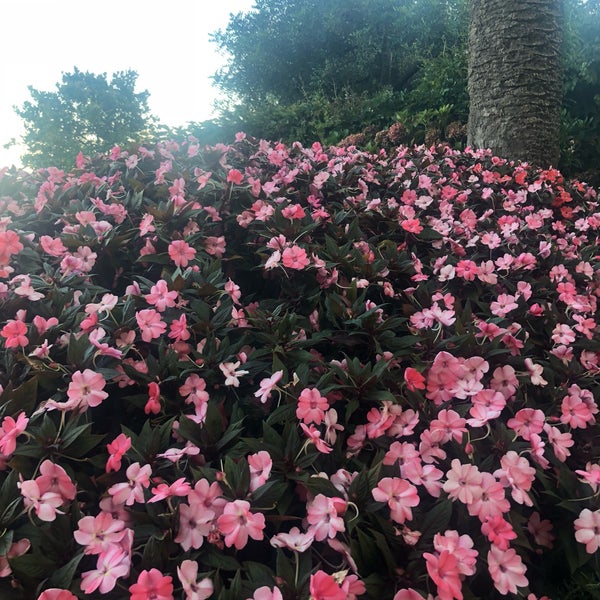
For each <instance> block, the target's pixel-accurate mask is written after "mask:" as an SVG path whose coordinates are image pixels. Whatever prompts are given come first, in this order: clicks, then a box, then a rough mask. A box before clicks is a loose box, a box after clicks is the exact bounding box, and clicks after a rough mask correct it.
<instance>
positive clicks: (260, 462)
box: [248, 450, 273, 492]
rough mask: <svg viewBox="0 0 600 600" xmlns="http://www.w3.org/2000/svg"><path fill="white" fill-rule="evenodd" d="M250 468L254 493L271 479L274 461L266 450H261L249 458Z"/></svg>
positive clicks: (251, 489) (251, 486)
mask: <svg viewBox="0 0 600 600" xmlns="http://www.w3.org/2000/svg"><path fill="white" fill-rule="evenodd" d="M248 466H249V467H250V491H251V492H253V491H255V490H256V489H257V488H259V487H260V486H261V485H264V484H265V483H266V482H267V480H268V479H269V475H270V473H271V467H272V466H273V461H272V460H271V455H270V454H269V453H268V452H267V451H266V450H261V451H260V452H257V453H256V454H250V455H249V456H248Z"/></svg>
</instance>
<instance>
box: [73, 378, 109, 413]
mask: <svg viewBox="0 0 600 600" xmlns="http://www.w3.org/2000/svg"><path fill="white" fill-rule="evenodd" d="M105 385H106V381H105V380H104V377H103V376H102V374H101V373H96V372H94V371H92V370H91V369H85V370H84V371H83V372H82V371H75V373H73V376H72V377H71V383H69V387H68V389H67V397H68V398H69V401H68V402H67V403H66V404H67V405H68V406H72V408H77V409H78V410H79V412H84V411H85V410H87V408H88V407H95V406H99V405H100V404H101V403H102V401H103V400H104V399H106V398H108V393H107V392H105V391H103V390H104V386H105Z"/></svg>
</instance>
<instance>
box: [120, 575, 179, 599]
mask: <svg viewBox="0 0 600 600" xmlns="http://www.w3.org/2000/svg"><path fill="white" fill-rule="evenodd" d="M129 593H130V594H131V597H130V599H129V600H148V599H149V598H152V599H153V600H173V578H172V577H171V576H170V575H163V574H162V573H161V572H160V571H159V570H158V569H150V570H149V571H146V570H144V571H142V572H141V573H140V575H139V577H138V579H137V583H134V584H133V585H130V586H129Z"/></svg>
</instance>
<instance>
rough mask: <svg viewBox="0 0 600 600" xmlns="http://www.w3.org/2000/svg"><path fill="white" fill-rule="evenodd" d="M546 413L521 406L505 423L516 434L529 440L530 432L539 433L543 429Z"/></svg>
mask: <svg viewBox="0 0 600 600" xmlns="http://www.w3.org/2000/svg"><path fill="white" fill-rule="evenodd" d="M545 420H546V415H545V414H544V413H543V411H541V410H539V409H533V408H522V409H521V410H519V411H517V413H516V414H515V416H514V417H513V418H512V419H509V420H508V421H507V422H506V425H507V426H508V427H510V428H511V429H513V430H514V431H515V433H516V434H517V435H520V436H521V437H522V438H523V439H526V440H529V439H530V438H531V435H532V434H540V433H541V432H542V430H543V429H544V423H545Z"/></svg>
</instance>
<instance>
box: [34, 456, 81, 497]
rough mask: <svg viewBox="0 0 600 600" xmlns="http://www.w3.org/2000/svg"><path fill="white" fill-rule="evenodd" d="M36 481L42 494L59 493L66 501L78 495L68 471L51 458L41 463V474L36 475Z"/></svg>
mask: <svg viewBox="0 0 600 600" xmlns="http://www.w3.org/2000/svg"><path fill="white" fill-rule="evenodd" d="M35 482H36V483H37V484H38V486H39V488H40V491H41V492H42V494H44V493H46V492H54V493H56V494H59V495H60V497H61V498H62V499H63V501H64V502H70V501H71V500H74V499H75V496H76V495H77V488H76V487H75V484H74V483H73V482H72V481H71V478H70V477H69V476H68V475H67V472H66V471H65V470H64V469H63V468H62V467H61V466H60V465H57V464H55V463H53V462H52V461H51V460H49V459H46V460H45V461H44V462H43V463H42V464H41V465H40V475H39V476H38V477H36V479H35Z"/></svg>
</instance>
